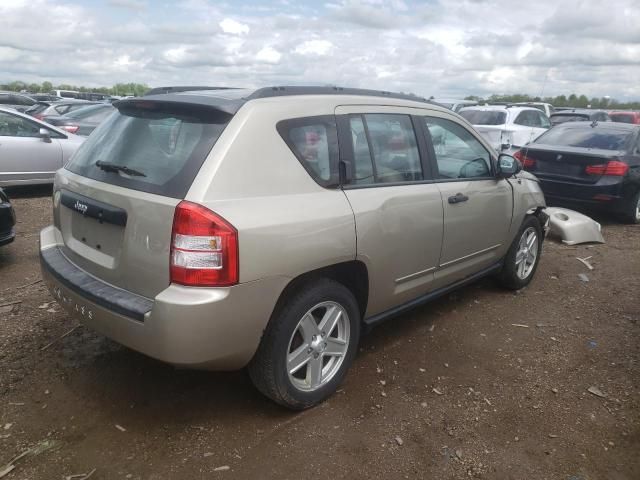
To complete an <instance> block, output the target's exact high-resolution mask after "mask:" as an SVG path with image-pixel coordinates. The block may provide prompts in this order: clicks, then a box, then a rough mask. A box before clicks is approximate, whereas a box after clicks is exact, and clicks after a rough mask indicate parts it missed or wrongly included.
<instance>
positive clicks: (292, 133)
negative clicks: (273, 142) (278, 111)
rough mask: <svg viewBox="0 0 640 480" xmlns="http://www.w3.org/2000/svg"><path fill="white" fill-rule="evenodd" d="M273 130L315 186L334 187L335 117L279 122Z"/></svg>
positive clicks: (335, 160)
mask: <svg viewBox="0 0 640 480" xmlns="http://www.w3.org/2000/svg"><path fill="white" fill-rule="evenodd" d="M276 128H277V130H278V133H279V134H280V136H281V137H282V139H283V140H284V141H285V143H286V144H287V146H288V147H289V148H290V149H291V152H292V153H293V154H294V155H295V157H296V158H297V159H298V161H299V162H300V164H301V165H302V166H303V167H304V169H305V170H306V171H307V173H309V175H311V177H312V178H313V179H314V180H315V181H316V183H318V184H319V185H321V186H323V187H329V186H334V185H337V184H338V182H339V178H338V177H339V176H338V134H337V129H336V121H335V117H333V116H332V115H322V116H317V117H303V118H293V119H289V120H282V121H280V122H278V124H277V125H276Z"/></svg>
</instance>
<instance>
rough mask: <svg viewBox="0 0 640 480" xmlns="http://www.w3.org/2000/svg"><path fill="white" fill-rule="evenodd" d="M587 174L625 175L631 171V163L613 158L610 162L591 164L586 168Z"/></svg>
mask: <svg viewBox="0 0 640 480" xmlns="http://www.w3.org/2000/svg"><path fill="white" fill-rule="evenodd" d="M584 171H585V173H586V174H587V175H607V176H617V177H622V176H624V175H625V174H626V173H627V171H629V165H627V164H626V163H624V162H619V161H618V160H611V161H609V162H608V163H602V164H599V165H589V166H588V167H587V168H585V170H584Z"/></svg>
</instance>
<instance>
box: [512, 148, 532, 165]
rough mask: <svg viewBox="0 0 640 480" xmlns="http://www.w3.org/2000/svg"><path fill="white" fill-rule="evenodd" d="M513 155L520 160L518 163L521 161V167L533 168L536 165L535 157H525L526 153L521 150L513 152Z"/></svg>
mask: <svg viewBox="0 0 640 480" xmlns="http://www.w3.org/2000/svg"><path fill="white" fill-rule="evenodd" d="M513 156H514V157H515V158H517V159H518V160H520V163H522V168H533V167H535V166H536V159H535V158H531V157H527V155H526V154H525V153H523V151H522V150H518V151H517V152H516V153H514V154H513Z"/></svg>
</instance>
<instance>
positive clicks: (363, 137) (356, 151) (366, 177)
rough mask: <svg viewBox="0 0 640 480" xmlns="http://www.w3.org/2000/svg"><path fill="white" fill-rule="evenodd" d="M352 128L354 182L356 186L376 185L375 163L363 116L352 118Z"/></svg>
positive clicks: (350, 123)
mask: <svg viewBox="0 0 640 480" xmlns="http://www.w3.org/2000/svg"><path fill="white" fill-rule="evenodd" d="M349 125H350V127H351V142H352V145H353V164H354V165H353V166H354V168H353V180H352V183H354V184H356V185H357V184H370V183H375V178H374V175H373V161H372V160H371V151H370V150H369V142H368V141H367V133H366V131H365V129H364V121H363V120H362V117H361V116H359V115H358V116H352V117H351V118H350V119H349Z"/></svg>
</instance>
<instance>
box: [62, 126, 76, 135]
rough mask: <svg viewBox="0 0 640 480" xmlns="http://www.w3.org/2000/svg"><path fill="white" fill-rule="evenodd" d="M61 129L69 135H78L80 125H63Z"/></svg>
mask: <svg viewBox="0 0 640 480" xmlns="http://www.w3.org/2000/svg"><path fill="white" fill-rule="evenodd" d="M59 128H61V129H62V130H64V131H66V132H69V133H76V132H77V131H78V130H79V129H80V126H79V125H61V126H60V127H59Z"/></svg>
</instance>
